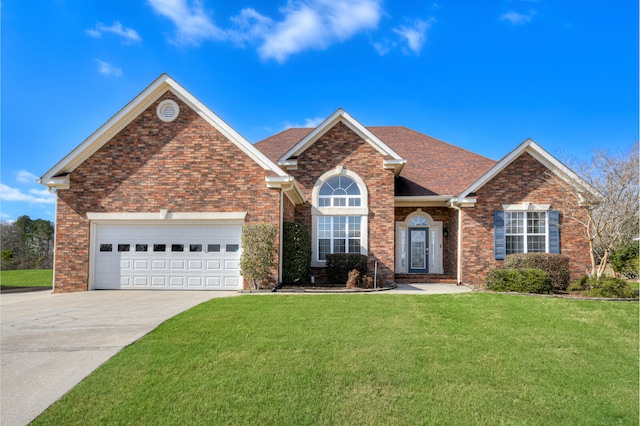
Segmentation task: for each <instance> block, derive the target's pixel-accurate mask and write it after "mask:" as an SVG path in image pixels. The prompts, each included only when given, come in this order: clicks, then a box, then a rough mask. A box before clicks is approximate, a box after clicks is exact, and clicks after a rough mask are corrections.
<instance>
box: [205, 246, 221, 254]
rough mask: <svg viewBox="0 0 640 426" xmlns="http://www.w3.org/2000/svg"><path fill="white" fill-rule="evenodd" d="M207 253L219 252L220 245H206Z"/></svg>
mask: <svg viewBox="0 0 640 426" xmlns="http://www.w3.org/2000/svg"><path fill="white" fill-rule="evenodd" d="M207 251H208V252H209V253H217V252H219V251H220V244H207Z"/></svg>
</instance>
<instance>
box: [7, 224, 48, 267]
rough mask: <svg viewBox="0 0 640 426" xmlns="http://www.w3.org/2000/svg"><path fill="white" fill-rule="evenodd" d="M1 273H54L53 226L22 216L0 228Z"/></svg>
mask: <svg viewBox="0 0 640 426" xmlns="http://www.w3.org/2000/svg"><path fill="white" fill-rule="evenodd" d="M0 232H1V240H0V242H1V244H2V252H1V253H2V269H5V270H6V269H51V268H52V267H53V236H54V224H53V222H51V221H49V220H44V219H35V220H33V219H31V218H30V217H29V216H26V215H25V216H20V217H19V218H18V219H17V220H16V221H15V222H11V223H10V222H4V223H1V224H0Z"/></svg>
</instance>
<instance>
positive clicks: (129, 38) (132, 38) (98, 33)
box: [87, 21, 142, 44]
mask: <svg viewBox="0 0 640 426" xmlns="http://www.w3.org/2000/svg"><path fill="white" fill-rule="evenodd" d="M103 33H113V34H115V35H118V36H120V37H122V38H123V39H124V43H125V44H132V43H139V42H141V41H142V38H141V37H140V36H139V35H138V33H137V32H136V30H134V29H132V28H124V27H123V26H122V24H121V23H120V22H118V21H115V22H114V23H113V24H112V25H111V26H110V27H107V26H106V25H104V24H102V23H98V25H96V28H95V29H92V30H87V34H88V35H89V36H91V37H94V38H100V37H102V34H103Z"/></svg>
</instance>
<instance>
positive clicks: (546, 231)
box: [502, 203, 551, 256]
mask: <svg viewBox="0 0 640 426" xmlns="http://www.w3.org/2000/svg"><path fill="white" fill-rule="evenodd" d="M523 205H527V206H526V207H527V209H526V210H523V209H522V207H523ZM506 206H519V207H520V208H519V209H511V210H505V216H504V221H505V227H504V244H505V245H504V250H505V256H508V255H510V254H519V253H507V237H512V236H522V237H523V250H524V251H522V253H549V208H550V207H551V205H550V204H531V205H529V203H523V204H512V205H509V204H503V205H502V207H503V208H504V207H506ZM531 206H536V207H534V208H532V207H531ZM544 207H546V209H544ZM534 212H537V213H544V214H545V215H544V251H533V252H530V251H528V248H529V247H528V244H529V243H528V241H527V237H528V236H529V235H531V236H536V235H537V236H540V235H542V234H529V233H528V232H527V220H528V218H527V213H534ZM507 213H524V226H523V229H524V233H522V234H507V225H506V222H507Z"/></svg>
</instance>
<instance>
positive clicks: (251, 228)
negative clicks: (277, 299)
mask: <svg viewBox="0 0 640 426" xmlns="http://www.w3.org/2000/svg"><path fill="white" fill-rule="evenodd" d="M277 234H278V229H277V227H276V226H275V225H270V224H266V223H257V224H250V225H244V226H243V227H242V256H240V273H241V274H242V276H243V277H244V278H245V279H246V280H247V281H249V283H250V284H251V286H252V287H253V288H254V289H258V288H262V287H263V284H265V282H271V283H272V284H273V283H274V282H275V281H276V280H275V279H274V278H273V277H272V274H273V273H274V271H277V268H278V263H277V262H276V254H277V245H276V235H277Z"/></svg>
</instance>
